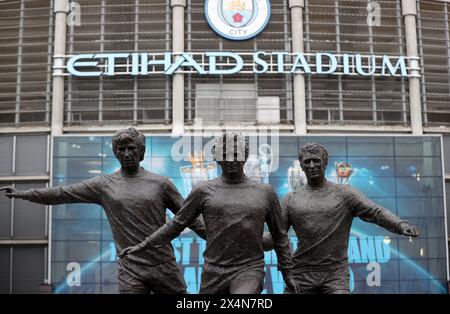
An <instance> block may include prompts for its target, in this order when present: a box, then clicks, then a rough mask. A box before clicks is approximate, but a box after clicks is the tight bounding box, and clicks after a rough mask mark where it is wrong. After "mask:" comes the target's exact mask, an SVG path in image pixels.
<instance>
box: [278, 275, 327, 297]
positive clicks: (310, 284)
mask: <svg viewBox="0 0 450 314" xmlns="http://www.w3.org/2000/svg"><path fill="white" fill-rule="evenodd" d="M321 278H322V277H321V276H320V273H318V272H315V271H302V270H298V269H294V270H293V279H294V280H295V282H296V283H297V285H298V286H299V288H300V289H299V291H298V293H299V294H318V293H320V291H319V287H320V284H321V282H322V280H321ZM284 293H285V294H294V292H293V291H291V290H290V289H289V288H288V287H286V286H285V288H284Z"/></svg>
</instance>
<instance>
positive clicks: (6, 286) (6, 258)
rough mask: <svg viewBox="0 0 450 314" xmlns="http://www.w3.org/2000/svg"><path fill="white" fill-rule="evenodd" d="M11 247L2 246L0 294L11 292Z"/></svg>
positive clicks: (0, 254)
mask: <svg viewBox="0 0 450 314" xmlns="http://www.w3.org/2000/svg"><path fill="white" fill-rule="evenodd" d="M10 279H11V248H9V247H0V294H7V293H11V291H10Z"/></svg>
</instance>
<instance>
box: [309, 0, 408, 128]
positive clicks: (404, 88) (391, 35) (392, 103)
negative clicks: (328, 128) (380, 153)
mask: <svg viewBox="0 0 450 314" xmlns="http://www.w3.org/2000/svg"><path fill="white" fill-rule="evenodd" d="M400 2H401V1H400V0H395V1H391V0H389V1H376V3H378V4H379V5H380V7H381V16H382V18H381V24H380V25H379V26H369V25H368V23H367V18H368V11H367V4H368V1H367V0H354V1H338V0H335V1H329V0H306V1H305V9H304V17H303V19H304V41H305V52H307V53H314V52H334V53H336V54H344V53H349V54H355V53H359V54H362V55H369V54H375V55H393V56H398V55H406V52H405V35H404V34H405V31H404V27H403V22H402V15H401V4H400ZM305 89H306V107H307V121H308V123H309V124H333V125H336V124H343V123H345V124H349V123H352V124H366V125H367V124H372V125H392V124H396V125H408V123H409V104H408V102H409V100H408V84H407V80H406V79H405V78H400V77H395V78H390V77H361V76H358V77H343V76H332V75H328V76H324V75H320V76H319V75H313V76H312V75H306V87H305Z"/></svg>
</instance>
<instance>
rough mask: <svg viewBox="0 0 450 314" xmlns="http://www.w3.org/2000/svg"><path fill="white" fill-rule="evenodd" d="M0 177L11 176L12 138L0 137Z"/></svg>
mask: <svg viewBox="0 0 450 314" xmlns="http://www.w3.org/2000/svg"><path fill="white" fill-rule="evenodd" d="M0 148H1V149H0V160H1V161H2V162H0V175H3V176H7V175H11V174H12V162H13V160H12V159H13V153H14V150H13V137H12V136H0Z"/></svg>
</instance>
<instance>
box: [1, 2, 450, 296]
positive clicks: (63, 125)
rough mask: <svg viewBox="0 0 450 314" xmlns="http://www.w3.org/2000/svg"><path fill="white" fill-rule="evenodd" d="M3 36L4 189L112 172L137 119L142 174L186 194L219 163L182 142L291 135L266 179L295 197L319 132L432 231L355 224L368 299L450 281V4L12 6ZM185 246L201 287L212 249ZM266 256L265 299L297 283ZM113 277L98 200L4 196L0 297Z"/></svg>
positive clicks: (192, 280) (103, 282)
mask: <svg viewBox="0 0 450 314" xmlns="http://www.w3.org/2000/svg"><path fill="white" fill-rule="evenodd" d="M266 6H267V7H266ZM249 8H251V9H249ZM247 13H248V16H247V15H246V14H247ZM258 14H259V15H264V17H263V18H262V19H261V21H260V20H259V16H258ZM216 15H217V16H216ZM245 21H247V22H248V25H247V26H248V27H247V28H246V27H244V26H241V25H240V24H239V23H244V22H245ZM233 23H234V24H233ZM236 23H237V24H236ZM252 23H254V24H255V25H257V26H255V28H252V25H251V24H252ZM258 23H259V24H258ZM222 24H223V25H222ZM224 25H225V26H224ZM252 33H253V35H252ZM0 38H1V42H0V69H1V71H0V73H1V74H2V75H1V76H0V160H1V162H0V183H1V185H9V184H13V185H15V186H16V187H18V188H20V189H28V188H39V187H46V186H56V185H58V184H67V183H73V182H78V181H80V180H82V179H85V178H89V177H92V176H95V175H99V174H102V173H108V172H111V171H113V170H115V169H117V162H116V161H115V159H114V156H113V155H112V152H111V141H110V139H111V135H112V133H113V132H114V131H115V130H117V129H119V128H123V127H127V126H135V127H137V128H138V129H140V130H142V131H144V132H145V133H146V135H148V143H147V144H148V148H147V155H146V160H145V161H144V167H146V168H148V169H151V170H153V171H157V172H160V173H161V174H164V175H167V176H169V177H171V179H172V180H173V181H174V182H175V183H176V184H177V187H179V189H180V191H181V192H182V193H183V194H184V195H186V194H187V193H188V192H189V190H190V189H191V188H192V183H193V181H192V180H193V177H192V176H193V174H192V173H193V170H192V169H193V168H195V167H196V166H197V165H198V163H202V164H203V163H205V165H204V167H205V168H204V169H205V170H204V173H203V175H204V176H205V177H206V178H210V177H214V176H215V175H217V170H216V169H215V166H214V164H213V163H212V164H208V163H207V162H206V161H205V160H204V157H205V156H202V155H199V156H191V157H192V158H191V160H188V161H183V162H184V163H183V162H179V163H177V162H175V161H173V160H172V159H173V158H171V157H172V155H171V151H172V148H173V146H174V145H176V143H177V139H178V137H179V136H181V135H189V134H192V133H194V132H195V130H197V129H198V128H199V125H200V124H201V129H202V130H204V131H205V132H206V133H208V134H212V133H213V132H216V131H221V130H223V129H230V130H237V131H242V132H246V133H249V134H250V133H252V134H257V133H264V132H267V130H269V129H270V130H274V129H276V130H277V132H278V134H279V135H280V137H279V141H278V142H279V152H280V153H279V160H280V162H279V169H280V170H279V171H278V172H276V171H275V172H274V173H272V174H270V180H269V179H268V178H269V177H268V178H267V180H269V181H268V182H269V183H271V184H273V185H274V186H275V187H276V188H277V191H278V192H279V193H280V194H285V193H286V192H287V191H288V188H290V187H291V186H290V185H289V184H288V183H287V181H289V179H290V177H289V176H290V175H291V174H292V173H293V172H295V170H296V169H295V165H293V164H292V162H293V161H294V160H295V155H296V152H297V151H298V148H299V146H300V145H301V144H302V143H305V142H306V141H309V140H317V141H320V142H323V143H325V145H327V147H329V148H330V153H331V156H334V157H335V159H334V160H333V163H331V162H330V167H331V168H330V169H329V172H327V175H328V176H329V177H330V178H335V179H336V180H341V179H342V178H341V177H339V176H340V175H341V173H340V172H339V171H338V170H339V169H338V165H341V163H342V162H346V163H348V165H349V168H350V167H352V166H353V168H354V169H353V170H355V169H356V170H357V171H355V174H354V176H353V177H352V178H351V179H350V177H349V178H347V180H350V183H351V184H354V185H355V186H357V187H358V188H360V189H362V190H363V191H364V192H365V193H366V194H368V195H369V197H371V198H373V199H375V200H376V201H378V202H381V203H382V204H384V205H386V206H387V207H389V208H394V209H395V211H396V212H397V213H398V214H399V215H401V216H403V217H405V216H406V217H409V218H408V220H410V221H411V222H415V223H417V224H418V225H419V226H420V227H421V229H422V230H423V231H424V234H423V237H422V239H419V240H414V241H412V240H410V239H399V238H397V237H393V236H392V235H391V234H389V233H386V232H384V231H381V229H379V228H378V229H376V227H367V226H366V227H364V226H363V225H358V224H357V225H356V227H354V230H353V232H352V240H351V243H350V247H351V248H353V249H354V251H352V252H349V253H351V254H350V258H351V262H352V263H353V264H354V265H355V266H354V267H353V275H352V276H353V279H352V280H353V286H352V290H353V291H354V292H357V293H381V292H387V293H402V292H403V293H413V292H425V293H426V292H430V293H446V292H448V281H449V275H448V272H449V266H448V238H449V235H448V233H447V231H448V230H447V227H446V225H447V223H448V221H446V220H447V219H448V218H447V217H449V216H448V215H447V214H446V212H445V204H446V203H447V208H450V2H447V1H438V0H433V1H432V0H423V1H414V0H389V1H387V0H385V1H382V0H377V1H367V0H348V1H347V0H345V1H344V0H340V1H337V0H276V1H266V0H263V1H261V0H254V1H252V0H247V1H244V0H229V1H226V0H224V1H212V0H209V1H203V0H77V1H68V0H17V1H9V0H0ZM264 134H265V133H264ZM206 138H207V137H206ZM206 142H207V141H206V139H204V142H203V144H206ZM445 157H446V158H447V159H445ZM350 164H351V166H350ZM292 165H293V166H292ZM335 165H336V169H334V167H335ZM345 165H347V164H345ZM180 166H181V167H180ZM189 167H191V168H189ZM202 167H203V166H202ZM292 167H293V168H292ZM181 168H183V169H181ZM291 168H292V169H291ZM344 168H345V167H344ZM335 170H336V171H335ZM289 171H290V172H289ZM365 171H366V172H365ZM367 171H368V172H367ZM186 174H188V175H187V177H186ZM189 174H190V175H191V177H189ZM368 182H369V183H368ZM370 185H374V186H377V188H373V189H371V188H367V189H365V188H364V187H366V186H370ZM446 192H447V193H446ZM293 244H294V243H293ZM386 245H388V247H387V246H386ZM389 245H391V247H389ZM174 246H175V249H176V251H177V254H176V256H177V259H178V261H179V263H180V266H181V267H182V268H183V271H184V274H185V278H186V280H187V282H188V286H189V291H190V292H193V293H195V292H196V291H198V277H199V269H200V268H199V267H200V266H199V265H201V263H202V260H201V257H199V255H200V256H201V253H200V252H201V250H202V246H204V243H202V242H201V241H199V240H198V239H197V238H195V237H194V236H192V235H190V234H189V233H188V234H185V235H184V236H183V237H181V238H180V239H179V240H178V242H176V243H174ZM191 248H192V249H191ZM203 249H204V247H203ZM357 251H358V252H359V253H358V252H357ZM363 252H365V255H364V254H363ZM386 252H389V253H386ZM352 254H353V255H352ZM194 260H195V261H194ZM371 262H373V263H378V264H379V265H381V285H377V282H375V283H373V284H372V285H371V284H369V281H368V279H367V278H368V274H371V271H370V269H371V268H369V264H371ZM266 263H267V264H268V265H269V266H268V268H267V271H268V276H271V277H270V278H266V279H267V280H266V282H268V283H269V286H268V287H266V292H281V291H282V287H281V286H280V285H279V283H280V278H279V277H277V276H278V274H276V273H275V272H274V271H273V270H272V269H273V266H274V265H275V264H276V262H274V261H273V257H272V256H271V255H270V254H269V255H268V256H266ZM270 265H272V266H270ZM370 267H375V268H373V269H371V270H372V271H376V267H377V266H376V265H375V266H374V265H372V264H371V266H370ZM115 272H116V268H115V255H114V246H113V244H112V240H111V235H110V230H109V226H108V223H107V220H106V217H105V215H104V213H103V212H102V211H101V209H100V208H99V207H98V206H93V205H89V206H86V205H79V204H75V205H61V206H53V208H52V207H49V206H42V205H37V204H32V203H29V202H25V201H21V200H9V199H7V198H5V197H4V196H3V195H0V293H27V292H29V293H37V292H39V291H40V290H45V289H46V288H47V287H48V286H47V285H50V287H51V288H52V291H53V292H54V293H72V292H73V293H108V292H116V291H117V283H116V282H115V281H114V280H115V276H116V275H115ZM80 274H81V275H80ZM366 279H367V280H366ZM375 281H376V280H375Z"/></svg>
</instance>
